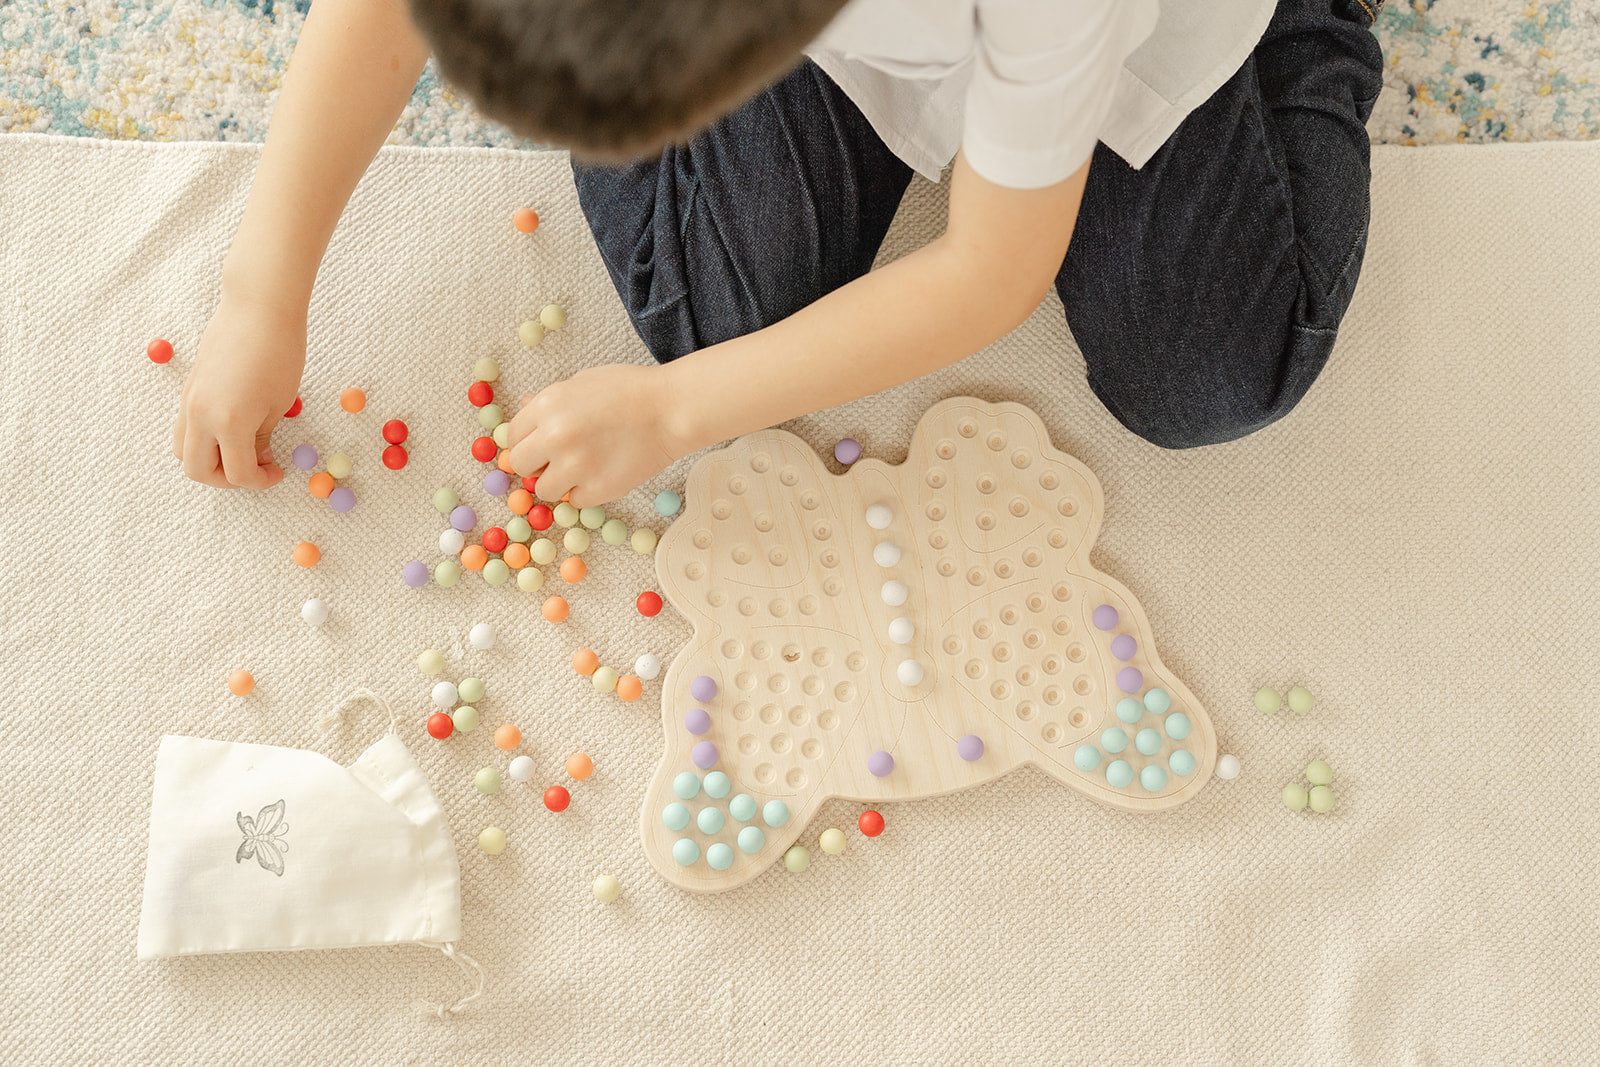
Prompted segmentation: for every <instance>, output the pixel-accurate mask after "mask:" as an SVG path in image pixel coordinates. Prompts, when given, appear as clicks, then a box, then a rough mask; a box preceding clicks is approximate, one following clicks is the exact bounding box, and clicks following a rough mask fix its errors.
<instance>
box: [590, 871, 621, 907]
mask: <svg viewBox="0 0 1600 1067" xmlns="http://www.w3.org/2000/svg"><path fill="white" fill-rule="evenodd" d="M589 889H590V892H592V893H593V894H594V899H596V900H598V901H599V902H600V903H602V904H610V903H611V902H612V901H614V900H616V899H617V898H618V897H620V896H621V895H622V883H621V882H619V881H617V880H616V878H615V877H614V876H612V875H609V874H602V875H601V876H600V877H598V878H596V879H595V880H594V885H592V886H590V887H589Z"/></svg>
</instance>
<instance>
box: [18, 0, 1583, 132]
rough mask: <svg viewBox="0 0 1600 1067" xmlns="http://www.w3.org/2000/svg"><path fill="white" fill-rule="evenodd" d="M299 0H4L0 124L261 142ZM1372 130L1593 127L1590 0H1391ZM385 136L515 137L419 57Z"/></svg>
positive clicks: (304, 2)
mask: <svg viewBox="0 0 1600 1067" xmlns="http://www.w3.org/2000/svg"><path fill="white" fill-rule="evenodd" d="M310 6H311V0H287V2H278V0H173V2H171V3H160V2H141V0H0V131H10V130H18V131H33V132H37V133H57V134H74V135H78V136H84V137H115V138H126V139H138V140H147V141H190V140H200V141H260V140H262V139H263V138H264V137H265V135H266V131H267V120H268V118H269V117H270V116H271V113H272V104H273V101H274V99H275V98H276V90H277V88H278V79H279V76H280V75H281V73H282V71H283V68H284V63H285V61H286V60H287V59H288V57H289V53H290V51H291V50H292V48H293V46H294V41H295V38H296V37H297V36H298V34H299V32H300V26H301V24H302V23H303V22H304V20H305V14H306V11H307V10H309V8H310ZM1374 30H1375V32H1376V33H1377V35H1378V39H1379V40H1380V41H1381V42H1382V43H1383V51H1384V56H1385V59H1386V61H1387V64H1388V76H1387V79H1386V86H1385V91H1384V94H1383V96H1382V97H1380V98H1379V100H1378V105H1377V108H1376V110H1375V111H1374V113H1373V116H1372V120H1371V122H1370V123H1369V129H1370V130H1371V133H1372V138H1373V140H1374V141H1376V142H1379V143H1392V144H1440V143H1448V142H1458V141H1468V142H1472V141H1539V140H1551V139H1568V140H1588V139H1593V138H1595V137H1597V136H1600V132H1597V131H1600V5H1593V4H1590V5H1583V4H1582V3H1579V4H1576V5H1575V4H1574V3H1573V0H1556V2H1554V3H1541V2H1538V0H1530V2H1526V3H1524V2H1522V0H1389V2H1388V3H1387V4H1386V6H1385V7H1384V10H1383V11H1382V12H1381V13H1380V14H1379V16H1378V21H1377V24H1376V26H1375V27H1374ZM389 139H390V142H391V143H395V144H413V145H508V146H509V145H516V144H518V143H520V142H519V139H518V138H516V137H514V136H512V135H511V134H509V133H507V132H506V131H505V130H503V129H501V128H500V127H499V126H497V125H495V124H494V123H492V122H490V121H488V120H486V119H484V118H483V117H481V116H480V115H478V114H477V113H476V112H475V111H474V110H473V109H472V108H471V107H470V106H468V105H467V104H466V103H465V102H464V101H463V100H462V99H461V98H460V97H459V96H457V95H456V94H455V93H453V92H451V90H450V89H449V88H448V87H447V86H445V85H444V84H443V83H442V82H441V81H440V80H439V78H438V77H437V75H436V73H435V71H434V70H433V68H432V65H431V64H430V66H429V69H428V71H427V72H426V73H425V74H424V75H423V76H422V79H421V81H420V82H419V83H418V85H417V89H416V92H415V93H414V94H412V97H411V103H410V106H409V107H407V108H406V110H405V114H404V115H403V116H402V117H401V120H400V122H399V124H398V125H397V126H396V128H395V130H394V132H393V133H392V134H391V135H390V138H389Z"/></svg>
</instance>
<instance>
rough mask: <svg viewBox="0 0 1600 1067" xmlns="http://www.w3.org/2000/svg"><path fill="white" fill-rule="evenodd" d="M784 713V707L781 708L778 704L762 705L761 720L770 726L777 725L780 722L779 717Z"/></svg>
mask: <svg viewBox="0 0 1600 1067" xmlns="http://www.w3.org/2000/svg"><path fill="white" fill-rule="evenodd" d="M782 714H783V711H782V709H780V708H779V707H778V705H776V704H763V705H761V721H762V722H764V723H766V724H767V725H768V726H776V725H777V723H778V717H779V716H780V715H782Z"/></svg>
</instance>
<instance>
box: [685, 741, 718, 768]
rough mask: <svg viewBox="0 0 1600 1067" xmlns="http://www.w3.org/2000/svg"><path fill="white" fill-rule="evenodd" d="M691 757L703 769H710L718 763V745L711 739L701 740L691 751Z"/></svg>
mask: <svg viewBox="0 0 1600 1067" xmlns="http://www.w3.org/2000/svg"><path fill="white" fill-rule="evenodd" d="M689 758H690V759H691V760H693V761H694V765H695V766H696V767H699V768H700V769H701V770H702V771H704V770H709V769H710V768H712V767H715V766H716V765H717V746H716V745H714V744H712V743H711V742H710V741H700V742H698V743H696V745H695V746H694V748H693V749H692V750H691V751H690V753H689Z"/></svg>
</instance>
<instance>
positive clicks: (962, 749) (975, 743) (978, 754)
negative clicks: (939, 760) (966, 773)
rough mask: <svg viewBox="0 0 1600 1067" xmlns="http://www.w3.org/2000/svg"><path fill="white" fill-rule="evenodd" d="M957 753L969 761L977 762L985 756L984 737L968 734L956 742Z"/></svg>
mask: <svg viewBox="0 0 1600 1067" xmlns="http://www.w3.org/2000/svg"><path fill="white" fill-rule="evenodd" d="M956 755H958V756H960V757H961V758H962V759H964V760H966V761H967V762H968V763H976V762H977V761H978V760H981V759H982V758H983V738H981V737H979V736H978V735H977V734H967V735H965V736H964V737H962V738H961V740H959V741H957V742H956Z"/></svg>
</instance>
